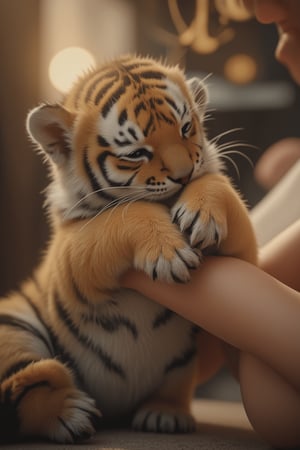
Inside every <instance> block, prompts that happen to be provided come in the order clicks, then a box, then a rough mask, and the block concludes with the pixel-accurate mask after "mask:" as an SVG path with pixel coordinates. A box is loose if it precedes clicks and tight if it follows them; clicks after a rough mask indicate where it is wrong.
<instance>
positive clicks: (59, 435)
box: [0, 359, 100, 443]
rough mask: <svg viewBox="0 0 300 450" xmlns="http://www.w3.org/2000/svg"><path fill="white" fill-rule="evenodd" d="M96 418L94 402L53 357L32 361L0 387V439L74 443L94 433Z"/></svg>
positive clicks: (97, 413)
mask: <svg viewBox="0 0 300 450" xmlns="http://www.w3.org/2000/svg"><path fill="white" fill-rule="evenodd" d="M99 417H100V413H99V411H98V410H97V409H96V407H95V404H94V401H93V400H92V399H91V398H90V397H88V396H87V395H86V394H85V393H84V392H81V391H80V390H78V389H77V388H76V387H75V385H74V383H73V378H72V374H71V372H70V371H69V370H68V369H67V368H66V367H65V366H64V365H63V364H62V363H60V362H58V361H56V360H54V359H45V360H41V361H38V362H33V363H31V364H29V365H27V366H26V367H25V368H23V369H21V370H19V371H18V372H16V373H14V374H13V375H11V376H10V377H8V378H6V379H5V380H4V381H3V382H2V384H1V386H0V442H1V441H7V440H11V439H12V437H13V438H14V439H15V438H16V436H17V437H18V438H22V437H24V436H34V437H43V438H47V439H50V440H53V441H56V442H60V443H69V442H76V441H78V440H81V439H83V438H88V437H89V436H91V435H92V434H93V433H94V432H95V429H96V425H97V423H98V421H99Z"/></svg>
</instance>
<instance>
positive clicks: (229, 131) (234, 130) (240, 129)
mask: <svg viewBox="0 0 300 450" xmlns="http://www.w3.org/2000/svg"><path fill="white" fill-rule="evenodd" d="M242 130H243V128H232V129H231V130H227V131H223V132H222V133H219V134H217V136H215V137H213V138H212V139H211V140H210V142H212V143H214V144H216V143H217V142H219V140H220V139H221V138H222V137H224V136H226V135H227V134H230V133H235V132H236V131H242Z"/></svg>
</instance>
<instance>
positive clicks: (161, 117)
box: [156, 112, 176, 125]
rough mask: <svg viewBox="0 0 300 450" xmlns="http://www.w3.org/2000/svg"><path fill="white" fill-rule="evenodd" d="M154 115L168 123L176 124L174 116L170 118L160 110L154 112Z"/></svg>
mask: <svg viewBox="0 0 300 450" xmlns="http://www.w3.org/2000/svg"><path fill="white" fill-rule="evenodd" d="M156 117H157V119H158V120H163V121H164V122H166V123H168V124H169V125H176V120H174V119H175V118H174V119H173V120H172V119H170V118H169V117H167V116H166V115H165V114H164V113H162V112H158V113H156Z"/></svg>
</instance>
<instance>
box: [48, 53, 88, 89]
mask: <svg viewBox="0 0 300 450" xmlns="http://www.w3.org/2000/svg"><path fill="white" fill-rule="evenodd" d="M94 66H95V59H94V57H93V55H92V54H91V53H89V52H88V51H87V50H85V49H84V48H81V47H67V48H64V49H63V50H61V51H60V52H58V53H56V55H54V57H53V58H52V60H51V62H50V64H49V78H50V80H51V83H52V84H53V86H54V87H55V88H56V89H57V90H59V91H60V92H66V91H68V89H70V87H71V86H72V84H73V83H74V81H75V80H76V78H77V77H78V76H79V75H81V74H82V73H83V72H84V71H86V70H88V69H89V68H92V67H94Z"/></svg>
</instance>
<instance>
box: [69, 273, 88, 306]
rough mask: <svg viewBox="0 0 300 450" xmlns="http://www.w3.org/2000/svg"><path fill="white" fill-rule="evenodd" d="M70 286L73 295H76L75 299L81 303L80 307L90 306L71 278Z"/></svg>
mask: <svg viewBox="0 0 300 450" xmlns="http://www.w3.org/2000/svg"><path fill="white" fill-rule="evenodd" d="M72 286H73V289H74V292H75V294H76V297H77V299H78V300H79V301H80V303H81V304H82V305H85V306H89V304H90V302H89V299H88V298H86V297H85V296H84V295H83V293H82V292H81V291H80V289H79V287H78V286H77V284H76V282H75V280H74V278H73V277H72Z"/></svg>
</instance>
